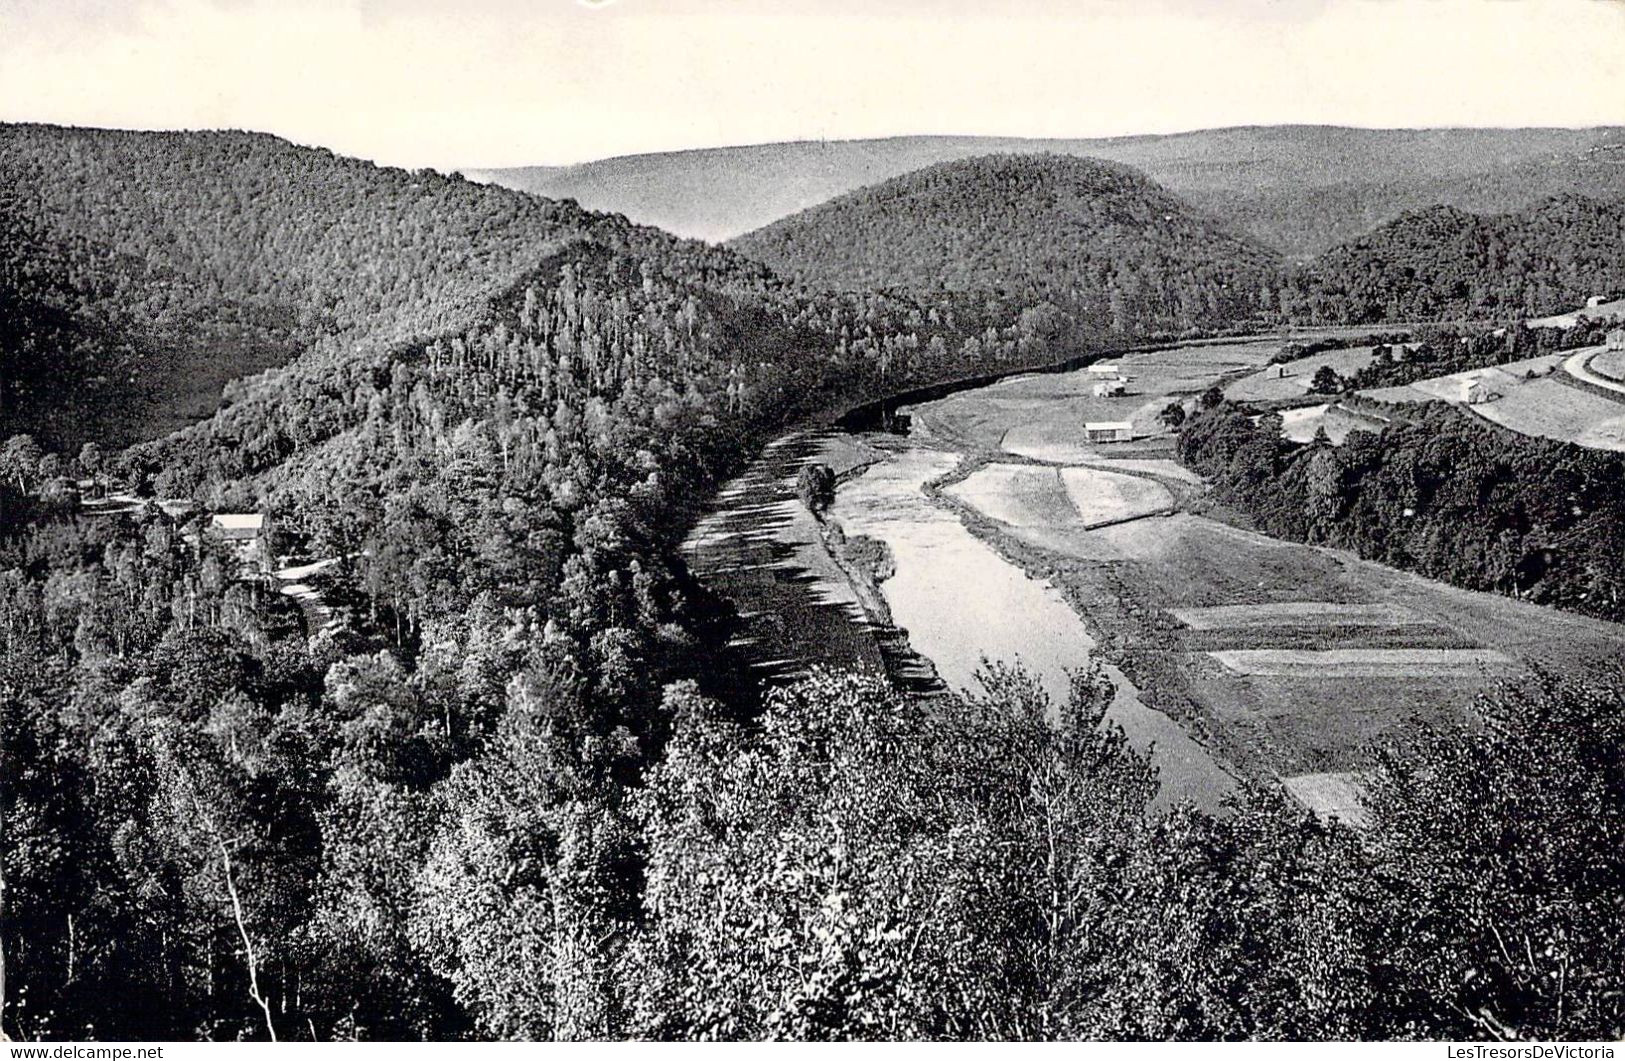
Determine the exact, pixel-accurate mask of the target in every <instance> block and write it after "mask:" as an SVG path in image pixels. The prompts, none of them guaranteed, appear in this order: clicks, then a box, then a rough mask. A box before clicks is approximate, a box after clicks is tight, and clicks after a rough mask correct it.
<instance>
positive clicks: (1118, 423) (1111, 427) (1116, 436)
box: [1083, 420, 1134, 442]
mask: <svg viewBox="0 0 1625 1061" xmlns="http://www.w3.org/2000/svg"><path fill="white" fill-rule="evenodd" d="M1083 433H1084V437H1086V438H1087V439H1088V440H1089V441H1090V442H1132V441H1133V440H1134V425H1133V424H1131V423H1129V422H1128V421H1127V420H1098V421H1092V422H1090V423H1086V424H1084V425H1083Z"/></svg>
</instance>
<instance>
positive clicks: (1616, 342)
mask: <svg viewBox="0 0 1625 1061" xmlns="http://www.w3.org/2000/svg"><path fill="white" fill-rule="evenodd" d="M1607 343H1608V349H1610V350H1625V328H1615V329H1614V330H1613V331H1611V332H1609V333H1608V339H1607Z"/></svg>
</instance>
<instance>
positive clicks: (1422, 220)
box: [1283, 195, 1625, 323]
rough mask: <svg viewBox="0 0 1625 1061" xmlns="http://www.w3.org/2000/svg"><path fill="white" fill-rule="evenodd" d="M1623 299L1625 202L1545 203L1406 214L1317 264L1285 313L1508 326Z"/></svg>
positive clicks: (1300, 279)
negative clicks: (1488, 211) (1604, 298)
mask: <svg viewBox="0 0 1625 1061" xmlns="http://www.w3.org/2000/svg"><path fill="white" fill-rule="evenodd" d="M1621 291H1625V198H1616V199H1613V200H1611V201H1599V200H1596V199H1589V198H1586V197H1584V196H1579V195H1563V196H1557V197H1553V198H1550V199H1547V200H1545V201H1543V202H1541V203H1538V204H1536V205H1534V206H1531V207H1529V208H1527V209H1524V210H1520V211H1517V212H1515V213H1508V214H1495V215H1478V214H1470V213H1466V212H1464V211H1462V210H1457V209H1454V208H1452V207H1447V206H1437V207H1432V208H1430V209H1427V210H1421V211H1417V212H1415V213H1409V214H1406V215H1405V216H1403V217H1401V218H1399V219H1398V220H1395V221H1393V222H1391V223H1389V224H1387V225H1384V226H1382V227H1381V228H1379V229H1377V230H1376V231H1374V232H1372V233H1370V234H1368V235H1366V236H1362V237H1361V238H1359V239H1357V240H1354V241H1353V242H1351V243H1347V244H1344V245H1342V246H1339V247H1336V248H1333V249H1332V250H1329V251H1327V252H1326V253H1325V254H1323V255H1321V256H1320V257H1318V258H1316V259H1315V261H1314V262H1313V263H1311V264H1310V265H1309V266H1308V267H1307V268H1306V269H1304V270H1302V271H1301V272H1300V273H1298V275H1297V276H1296V278H1295V283H1293V284H1292V285H1291V289H1290V290H1289V292H1288V294H1287V295H1285V296H1284V297H1283V305H1284V307H1285V309H1286V310H1287V312H1288V314H1289V315H1291V316H1293V317H1295V318H1297V319H1299V320H1316V321H1331V322H1337V323H1370V322H1374V321H1384V320H1388V321H1417V320H1439V319H1444V320H1460V319H1472V320H1515V319H1523V318H1529V317H1538V316H1541V315H1543V314H1547V313H1557V312H1561V311H1563V310H1566V309H1572V308H1574V307H1575V306H1580V305H1584V304H1585V301H1586V299H1588V298H1590V297H1591V296H1592V295H1597V294H1605V295H1609V296H1613V295H1614V294H1615V293H1618V292H1621Z"/></svg>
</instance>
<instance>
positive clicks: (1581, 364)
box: [1563, 346, 1625, 394]
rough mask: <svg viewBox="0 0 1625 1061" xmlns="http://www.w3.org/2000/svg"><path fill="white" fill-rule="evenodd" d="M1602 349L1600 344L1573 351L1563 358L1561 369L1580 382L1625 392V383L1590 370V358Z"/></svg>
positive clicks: (1621, 392)
mask: <svg viewBox="0 0 1625 1061" xmlns="http://www.w3.org/2000/svg"><path fill="white" fill-rule="evenodd" d="M1603 349H1604V348H1603V347H1601V346H1588V347H1586V348H1585V349H1584V350H1577V351H1575V352H1574V353H1573V354H1571V355H1570V356H1569V357H1568V358H1567V359H1565V360H1564V362H1563V371H1564V372H1567V373H1568V374H1569V375H1571V376H1573V377H1574V378H1575V379H1577V380H1579V381H1580V382H1582V383H1589V384H1591V385H1592V386H1593V387H1602V388H1603V389H1605V390H1611V391H1616V392H1618V393H1620V394H1625V383H1621V382H1619V381H1618V380H1616V379H1609V378H1608V377H1607V376H1602V375H1598V374H1597V373H1595V372H1593V371H1591V359H1592V358H1593V357H1596V356H1597V355H1598V354H1600V353H1602V352H1603Z"/></svg>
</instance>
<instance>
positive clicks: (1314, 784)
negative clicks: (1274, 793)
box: [1281, 773, 1371, 829]
mask: <svg viewBox="0 0 1625 1061" xmlns="http://www.w3.org/2000/svg"><path fill="white" fill-rule="evenodd" d="M1281 787H1283V788H1285V789H1286V790H1287V792H1289V793H1290V794H1291V795H1292V797H1293V798H1294V799H1296V800H1297V801H1298V802H1299V803H1302V804H1303V805H1304V806H1305V807H1308V808H1309V809H1310V810H1312V811H1314V812H1315V815H1316V816H1317V817H1319V818H1320V819H1322V820H1327V819H1331V818H1336V819H1338V820H1339V821H1341V822H1343V824H1345V825H1350V826H1353V827H1354V828H1356V829H1363V828H1366V827H1367V826H1369V825H1370V824H1371V816H1370V815H1369V814H1367V813H1366V809H1365V804H1364V802H1363V801H1362V799H1361V796H1362V793H1363V792H1364V789H1363V787H1362V786H1361V784H1360V775H1359V774H1356V773H1328V774H1299V775H1298V776H1297V777H1284V778H1282V779H1281Z"/></svg>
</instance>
